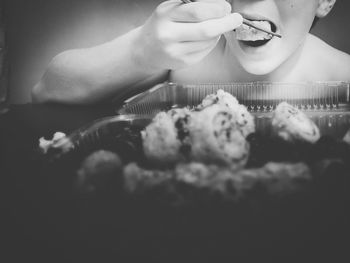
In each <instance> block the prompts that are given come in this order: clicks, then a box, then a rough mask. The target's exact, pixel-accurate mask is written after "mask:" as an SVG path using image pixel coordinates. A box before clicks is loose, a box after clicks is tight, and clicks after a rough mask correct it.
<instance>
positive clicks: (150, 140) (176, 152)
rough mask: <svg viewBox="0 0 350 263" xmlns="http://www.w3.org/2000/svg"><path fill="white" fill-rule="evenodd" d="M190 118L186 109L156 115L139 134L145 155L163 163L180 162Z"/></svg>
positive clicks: (182, 156)
mask: <svg viewBox="0 0 350 263" xmlns="http://www.w3.org/2000/svg"><path fill="white" fill-rule="evenodd" d="M190 118H191V112H190V111H189V110H188V109H186V108H185V109H179V110H171V111H169V112H160V113H159V114H157V115H156V116H155V117H154V119H153V121H152V123H151V124H150V125H148V126H147V127H146V129H145V130H144V131H142V132H141V135H142V141H143V149H144V153H145V155H146V156H147V157H148V158H149V159H150V160H158V161H161V162H164V163H172V162H176V161H180V160H182V159H183V158H184V157H185V156H184V154H182V153H184V150H183V149H184V147H185V145H186V143H187V142H186V141H187V138H186V137H187V136H188V128H187V127H186V126H187V125H188V121H189V119H190Z"/></svg>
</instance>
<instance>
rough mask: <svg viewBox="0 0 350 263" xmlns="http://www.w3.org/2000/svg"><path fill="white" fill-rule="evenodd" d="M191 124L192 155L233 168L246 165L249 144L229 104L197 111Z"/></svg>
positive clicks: (198, 159) (199, 159)
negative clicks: (228, 106)
mask: <svg viewBox="0 0 350 263" xmlns="http://www.w3.org/2000/svg"><path fill="white" fill-rule="evenodd" d="M194 114H195V117H193V118H192V122H191V124H190V130H191V132H190V137H191V139H190V141H191V146H192V151H191V159H192V160H194V161H201V162H207V163H213V162H214V163H215V162H216V163H221V164H225V165H229V166H231V167H232V168H235V169H239V168H241V167H243V166H244V165H245V164H246V162H247V160H248V154H249V144H248V142H247V141H246V139H245V137H244V136H243V134H242V132H241V130H240V127H239V125H238V124H237V122H236V119H237V116H236V114H235V112H232V111H231V110H230V109H229V108H227V107H224V106H221V105H212V106H210V107H207V108H205V109H203V110H202V111H200V112H195V113H194Z"/></svg>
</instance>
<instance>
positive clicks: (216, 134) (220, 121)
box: [142, 90, 255, 168]
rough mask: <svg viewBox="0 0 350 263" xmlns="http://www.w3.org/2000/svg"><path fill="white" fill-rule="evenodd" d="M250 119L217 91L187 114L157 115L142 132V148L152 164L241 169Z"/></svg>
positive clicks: (233, 100)
mask: <svg viewBox="0 0 350 263" xmlns="http://www.w3.org/2000/svg"><path fill="white" fill-rule="evenodd" d="M254 131H255V126H254V119H253V117H252V116H251V114H250V113H249V112H248V111H247V109H246V108H245V107H244V106H243V105H240V104H239V103H238V101H237V100H236V98H234V97H233V96H232V95H231V94H229V93H227V92H224V91H222V90H219V91H218V92H217V93H216V94H213V95H209V96H208V97H206V98H205V99H204V100H203V102H202V103H201V104H200V105H199V106H198V107H196V108H195V110H193V111H190V110H189V109H187V108H184V109H173V110H170V111H168V112H166V113H165V112H161V113H159V114H157V115H156V116H155V118H154V119H153V121H152V123H151V124H150V125H148V126H147V127H146V129H145V130H144V131H143V132H142V139H143V148H144V153H145V155H146V157H147V158H149V159H150V160H152V161H156V162H162V163H171V162H173V163H174V162H177V161H184V160H187V161H189V160H195V161H200V162H208V163H213V162H214V163H220V164H225V165H230V166H232V167H235V168H240V167H243V166H244V165H245V164H246V162H247V160H248V154H249V144H248V142H247V141H246V139H245V138H246V136H247V135H248V134H250V133H252V132H254Z"/></svg>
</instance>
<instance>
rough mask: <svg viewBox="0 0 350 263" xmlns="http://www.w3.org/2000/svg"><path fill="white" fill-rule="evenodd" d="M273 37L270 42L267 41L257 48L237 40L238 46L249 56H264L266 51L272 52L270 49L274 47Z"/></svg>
mask: <svg viewBox="0 0 350 263" xmlns="http://www.w3.org/2000/svg"><path fill="white" fill-rule="evenodd" d="M275 39H276V38H275V37H273V38H272V39H271V40H270V41H268V42H267V43H266V44H264V45H261V46H258V47H252V46H249V45H246V44H245V43H244V42H243V41H240V40H238V44H239V46H240V48H241V49H242V50H243V51H244V53H247V54H251V55H258V54H265V53H267V52H268V51H270V50H272V47H273V46H274V43H275V42H276V41H275Z"/></svg>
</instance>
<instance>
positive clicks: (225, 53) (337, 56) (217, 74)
mask: <svg viewBox="0 0 350 263" xmlns="http://www.w3.org/2000/svg"><path fill="white" fill-rule="evenodd" d="M231 52H232V51H230V49H229V48H228V47H227V44H226V39H225V38H222V39H221V40H220V43H219V44H218V46H217V47H216V49H215V50H213V51H212V53H210V54H209V55H208V56H207V57H206V58H205V59H204V60H203V61H201V62H200V63H198V64H196V65H193V66H191V67H188V68H184V69H180V70H175V71H172V72H171V74H170V76H169V80H170V81H172V82H178V83H184V84H190V83H192V84H195V83H198V84H199V83H229V82H250V81H275V82H303V81H340V80H341V81H350V56H349V55H348V54H346V53H344V52H342V51H339V50H337V49H335V48H333V47H331V46H330V45H328V44H327V43H325V42H324V41H322V40H321V39H319V38H317V37H315V36H314V35H311V34H309V35H308V36H307V39H306V41H305V43H304V44H303V45H301V46H300V47H299V49H298V50H297V52H295V53H294V55H293V56H292V57H291V58H290V59H288V60H287V61H285V62H284V63H283V64H282V65H281V66H280V67H278V68H277V69H276V70H274V71H272V72H270V73H269V74H265V75H254V74H250V73H248V72H247V71H245V70H244V69H243V68H242V66H241V65H240V64H239V63H238V61H237V60H235V59H232V57H233V55H232V53H231Z"/></svg>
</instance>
